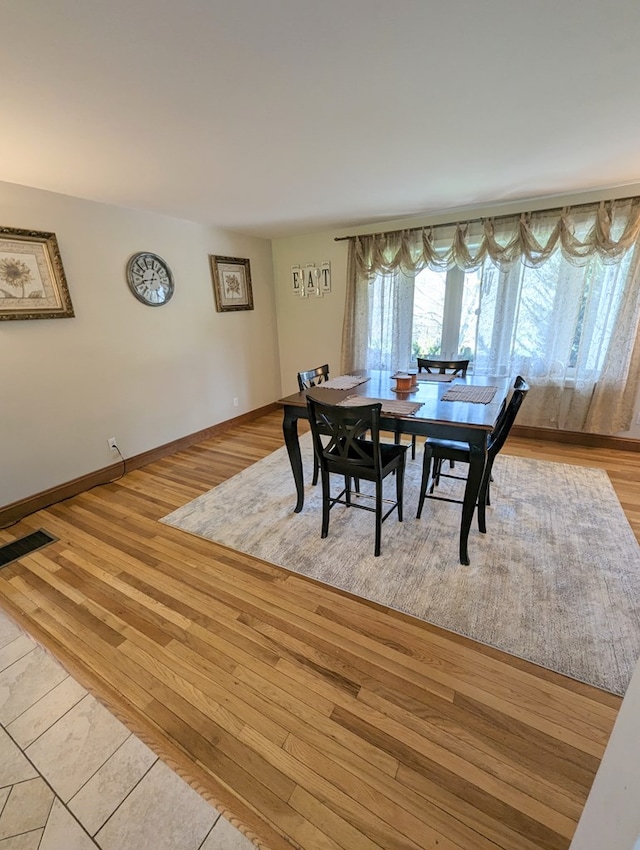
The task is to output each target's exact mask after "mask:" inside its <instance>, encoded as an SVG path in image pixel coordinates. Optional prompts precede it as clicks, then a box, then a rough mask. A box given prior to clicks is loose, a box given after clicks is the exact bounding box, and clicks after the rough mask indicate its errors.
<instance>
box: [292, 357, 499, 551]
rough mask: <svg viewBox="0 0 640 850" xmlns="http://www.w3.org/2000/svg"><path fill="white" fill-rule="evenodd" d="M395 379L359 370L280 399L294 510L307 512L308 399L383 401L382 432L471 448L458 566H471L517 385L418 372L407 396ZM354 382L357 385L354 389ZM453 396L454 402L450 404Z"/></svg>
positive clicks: (385, 373) (387, 374) (388, 373)
mask: <svg viewBox="0 0 640 850" xmlns="http://www.w3.org/2000/svg"><path fill="white" fill-rule="evenodd" d="M393 376H394V372H392V371H384V370H373V369H369V370H366V369H358V370H354V371H352V372H351V373H350V374H349V375H348V376H340V377H339V378H338V379H336V380H330V381H328V382H327V385H326V386H325V385H324V384H319V385H318V386H315V387H311V388H310V389H308V390H304V391H303V392H297V393H294V394H293V395H289V396H286V397H284V398H281V399H279V400H278V404H280V405H282V408H283V411H284V417H283V424H282V429H283V433H284V441H285V445H286V448H287V453H288V456H289V462H290V464H291V471H292V473H293V478H294V481H295V487H296V495H297V501H296V504H295V507H294V508H293V510H294V512H295V513H299V512H300V511H301V510H302V509H303V507H304V478H303V469H302V457H301V454H300V442H299V436H298V420H300V419H303V420H304V419H307V420H308V412H307V394H310V395H312V396H313V397H314V398H315V399H318V400H319V401H321V402H323V403H325V404H339V403H343V404H352V403H353V404H365V403H370V402H372V401H380V402H381V403H382V410H381V417H380V427H381V429H382V430H385V431H389V432H391V433H394V434H395V433H398V432H399V433H402V434H416V435H418V436H422V437H435V438H438V439H444V440H456V441H458V442H462V443H467V444H468V445H469V469H468V474H467V479H466V484H465V489H464V497H463V499H462V515H461V520H460V540H459V553H460V563H461V564H465V565H468V564H469V563H470V560H469V552H468V540H469V531H470V529H471V523H472V520H473V515H474V512H475V508H476V505H477V502H478V496H479V493H480V488H481V484H482V479H483V475H484V471H485V467H486V462H487V444H488V438H489V434H490V433H491V431H492V430H493V428H494V426H495V424H496V420H497V419H498V416H499V414H500V411H501V409H502V407H503V405H504V403H505V402H506V400H507V397H508V395H509V391H510V389H511V387H512V384H513V381H512V380H511V379H510V378H509V377H491V376H480V375H470V374H468V375H467V376H466V377H464V378H460V377H452V376H439V375H429V374H428V373H419V374H418V376H417V378H418V380H417V383H416V385H415V386H414V387H412V388H411V390H409V391H404V392H400V391H399V390H397V389H396V387H398V386H400V383H401V382H398V381H396V379H395V378H394V377H393ZM356 379H357V380H358V383H357V384H355V385H354V382H355V381H356ZM465 387H468V388H469V389H468V390H466V389H464V388H465ZM472 388H478V389H472ZM482 388H484V389H482ZM494 389H495V392H494ZM474 396H475V397H476V398H480V397H482V396H484V398H485V401H478V400H475V401H467V400H465V399H466V398H471V397H474ZM451 397H453V399H454V400H448V399H449V398H451ZM486 399H489V400H488V401H487V400H486ZM399 402H400V403H399ZM416 408H417V409H416ZM410 409H411V410H412V412H408V411H409V410H410Z"/></svg>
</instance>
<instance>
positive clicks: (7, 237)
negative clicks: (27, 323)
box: [0, 227, 75, 321]
mask: <svg viewBox="0 0 640 850" xmlns="http://www.w3.org/2000/svg"><path fill="white" fill-rule="evenodd" d="M74 315H75V313H74V312H73V305H72V303H71V296H70V295H69V288H68V286H67V279H66V277H65V273H64V268H63V267H62V258H61V257H60V249H59V248H58V240H57V239H56V235H55V233H48V232H45V231H40V230H20V229H18V228H14V227H0V321H6V320H11V319H70V318H73V316H74Z"/></svg>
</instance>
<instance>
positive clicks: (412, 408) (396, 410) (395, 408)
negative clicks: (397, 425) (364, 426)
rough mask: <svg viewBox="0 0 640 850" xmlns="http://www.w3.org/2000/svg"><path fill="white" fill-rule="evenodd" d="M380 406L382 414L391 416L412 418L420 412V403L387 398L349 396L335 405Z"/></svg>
mask: <svg viewBox="0 0 640 850" xmlns="http://www.w3.org/2000/svg"><path fill="white" fill-rule="evenodd" d="M378 403H380V404H381V405H382V412H383V413H390V414H391V415H392V416H413V414H414V413H415V412H416V411H417V410H420V408H421V407H422V402H418V401H400V400H396V399H389V398H365V397H364V396H361V395H350V396H347V398H343V399H342V401H339V402H338V404H337V405H336V406H337V407H357V406H358V405H359V404H378Z"/></svg>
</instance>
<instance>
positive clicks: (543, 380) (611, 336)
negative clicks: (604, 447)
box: [343, 197, 640, 433]
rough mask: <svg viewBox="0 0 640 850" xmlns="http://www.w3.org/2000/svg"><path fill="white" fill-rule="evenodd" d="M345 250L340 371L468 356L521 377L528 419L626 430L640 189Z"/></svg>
mask: <svg viewBox="0 0 640 850" xmlns="http://www.w3.org/2000/svg"><path fill="white" fill-rule="evenodd" d="M349 256H350V269H351V270H352V272H351V273H350V276H349V281H348V284H349V287H348V291H347V303H346V310H345V322H344V340H345V346H344V349H343V364H344V368H345V369H353V368H356V369H359V368H369V369H405V368H408V367H409V366H410V365H415V360H416V357H417V356H419V355H421V354H424V355H429V354H430V355H439V356H441V357H443V358H447V359H449V358H454V357H456V356H463V357H464V358H465V359H467V358H468V359H469V360H470V361H471V363H472V366H473V371H474V372H475V373H476V374H480V375H489V376H490V375H496V376H504V375H513V376H515V375H517V374H521V375H524V376H526V378H527V380H528V381H529V383H530V386H531V392H530V393H529V395H528V396H527V404H526V410H525V412H524V414H523V415H524V418H525V419H527V420H528V421H527V424H529V425H532V426H542V427H560V428H566V429H568V430H587V431H590V432H592V433H616V432H619V431H623V430H627V429H628V428H629V425H630V422H631V417H632V413H633V404H634V400H635V395H636V392H637V387H638V385H640V340H639V339H638V327H639V324H640V197H638V198H627V199H622V200H620V201H617V200H611V201H600V202H596V203H593V204H584V205H580V206H577V207H565V208H562V209H560V208H557V209H551V210H540V211H534V212H522V213H520V214H517V215H508V216H501V217H498V218H495V219H494V218H489V219H473V220H470V221H466V222H457V223H455V224H442V225H434V226H433V227H427V226H425V227H422V228H411V229H409V230H402V231H390V232H383V233H378V234H370V235H364V236H355V237H352V238H351V242H350V255H349ZM463 269H465V270H464V271H463Z"/></svg>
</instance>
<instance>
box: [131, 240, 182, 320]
mask: <svg viewBox="0 0 640 850" xmlns="http://www.w3.org/2000/svg"><path fill="white" fill-rule="evenodd" d="M127 283H128V284H129V289H130V290H131V291H132V292H133V294H134V295H135V296H136V298H137V299H138V301H142V303H143V304H148V305H149V306H150V307H160V306H162V304H166V303H167V301H168V300H169V299H170V298H171V296H172V295H173V275H172V274H171V269H170V268H169V266H168V265H167V263H166V262H165V261H164V260H163V259H162V257H159V256H158V255H157V254H151V253H149V251H140V252H139V253H138V254H134V255H133V257H131V258H130V259H129V262H128V263H127Z"/></svg>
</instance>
